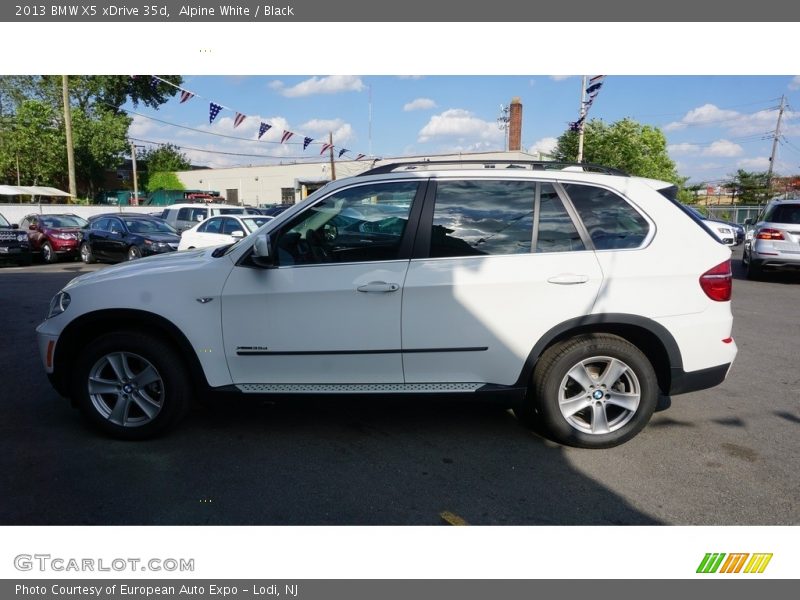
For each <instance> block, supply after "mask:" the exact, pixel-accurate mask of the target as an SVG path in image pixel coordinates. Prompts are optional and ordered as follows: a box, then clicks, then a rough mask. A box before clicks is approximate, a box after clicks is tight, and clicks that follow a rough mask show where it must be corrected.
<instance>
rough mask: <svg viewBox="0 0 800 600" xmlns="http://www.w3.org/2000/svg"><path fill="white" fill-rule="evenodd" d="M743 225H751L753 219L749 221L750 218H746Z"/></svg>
mask: <svg viewBox="0 0 800 600" xmlns="http://www.w3.org/2000/svg"><path fill="white" fill-rule="evenodd" d="M744 224H745V225H752V224H753V219H751V218H747V219H745V220H744Z"/></svg>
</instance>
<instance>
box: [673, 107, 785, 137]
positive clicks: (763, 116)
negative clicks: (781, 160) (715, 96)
mask: <svg viewBox="0 0 800 600" xmlns="http://www.w3.org/2000/svg"><path fill="white" fill-rule="evenodd" d="M798 117H800V113H798V112H792V111H790V110H787V111H784V113H783V122H784V126H783V133H784V135H797V134H798V133H800V124H797V123H792V121H796V119H797V118H798ZM777 118H778V113H777V111H776V110H775V109H774V108H772V109H767V110H759V111H756V112H754V113H740V112H737V111H735V110H728V109H723V108H719V107H718V106H716V105H714V104H704V105H703V106H699V107H697V108H693V109H692V110H690V111H689V112H687V113H686V114H685V115H684V116H683V118H681V119H680V120H679V121H673V122H671V123H667V124H666V125H664V127H662V129H663V130H664V131H666V132H670V131H680V130H682V129H686V128H687V127H690V126H691V127H718V128H722V129H725V130H727V131H728V132H729V133H731V134H736V135H740V136H744V135H754V134H759V133H761V134H767V133H769V132H770V131H772V130H774V129H775V123H776V121H777Z"/></svg>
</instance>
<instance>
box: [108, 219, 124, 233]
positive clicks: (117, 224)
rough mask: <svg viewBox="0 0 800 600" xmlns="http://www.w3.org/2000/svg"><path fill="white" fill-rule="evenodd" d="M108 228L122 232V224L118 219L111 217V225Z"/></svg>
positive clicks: (115, 231) (111, 230)
mask: <svg viewBox="0 0 800 600" xmlns="http://www.w3.org/2000/svg"><path fill="white" fill-rule="evenodd" d="M108 230H109V231H110V232H111V233H122V225H120V222H119V221H117V220H116V219H109V227H108Z"/></svg>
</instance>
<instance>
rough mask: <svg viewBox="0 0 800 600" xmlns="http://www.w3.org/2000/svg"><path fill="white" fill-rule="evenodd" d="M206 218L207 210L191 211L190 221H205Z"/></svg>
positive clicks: (197, 209)
mask: <svg viewBox="0 0 800 600" xmlns="http://www.w3.org/2000/svg"><path fill="white" fill-rule="evenodd" d="M207 218H208V209H206V208H195V209H192V217H191V220H192V221H197V220H198V219H201V220H205V219H207Z"/></svg>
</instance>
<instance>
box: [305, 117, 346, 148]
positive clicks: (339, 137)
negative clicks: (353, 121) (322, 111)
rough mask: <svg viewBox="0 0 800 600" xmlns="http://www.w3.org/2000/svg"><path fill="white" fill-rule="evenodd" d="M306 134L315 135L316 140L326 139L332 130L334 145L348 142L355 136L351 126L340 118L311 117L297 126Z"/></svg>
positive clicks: (325, 140)
mask: <svg viewBox="0 0 800 600" xmlns="http://www.w3.org/2000/svg"><path fill="white" fill-rule="evenodd" d="M298 129H299V130H300V131H302V132H303V133H304V134H306V135H316V136H317V138H316V139H317V140H321V141H323V142H327V141H328V134H329V133H331V132H333V143H334V144H336V145H339V144H346V143H349V142H350V141H351V140H353V139H354V138H355V132H354V131H353V126H352V125H350V123H345V122H344V121H343V120H342V119H311V120H310V121H307V122H305V123H303V124H302V125H300V126H299V127H298Z"/></svg>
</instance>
